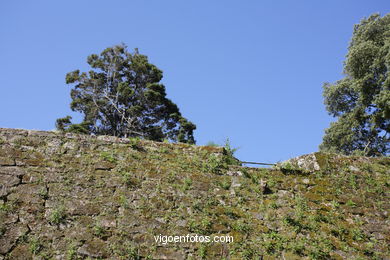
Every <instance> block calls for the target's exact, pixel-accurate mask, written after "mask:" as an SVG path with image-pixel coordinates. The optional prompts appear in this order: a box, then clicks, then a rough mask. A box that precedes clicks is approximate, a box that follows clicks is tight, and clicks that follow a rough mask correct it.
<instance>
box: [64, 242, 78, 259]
mask: <svg viewBox="0 0 390 260" xmlns="http://www.w3.org/2000/svg"><path fill="white" fill-rule="evenodd" d="M76 256H77V251H76V245H75V244H74V243H72V244H71V245H70V246H69V248H68V250H67V251H66V260H74V259H76Z"/></svg>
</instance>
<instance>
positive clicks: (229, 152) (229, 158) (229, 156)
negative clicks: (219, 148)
mask: <svg viewBox="0 0 390 260" xmlns="http://www.w3.org/2000/svg"><path fill="white" fill-rule="evenodd" d="M224 149H225V153H226V156H225V157H224V159H225V162H226V163H227V164H228V165H241V164H240V161H239V160H237V159H236V158H235V157H234V153H235V152H236V151H237V150H238V148H233V147H232V146H231V143H230V140H229V138H227V139H226V141H225V145H224Z"/></svg>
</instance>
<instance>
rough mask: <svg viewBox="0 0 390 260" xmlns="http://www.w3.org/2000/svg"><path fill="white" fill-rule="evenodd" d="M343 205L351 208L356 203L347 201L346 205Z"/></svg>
mask: <svg viewBox="0 0 390 260" xmlns="http://www.w3.org/2000/svg"><path fill="white" fill-rule="evenodd" d="M345 205H347V206H348V207H352V208H354V207H356V203H355V202H353V201H352V200H348V201H347V203H345Z"/></svg>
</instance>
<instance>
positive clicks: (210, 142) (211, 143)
mask: <svg viewBox="0 0 390 260" xmlns="http://www.w3.org/2000/svg"><path fill="white" fill-rule="evenodd" d="M206 146H211V147H219V144H217V143H215V142H213V141H209V142H207V144H206Z"/></svg>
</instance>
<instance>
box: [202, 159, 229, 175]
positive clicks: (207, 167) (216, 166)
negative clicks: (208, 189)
mask: <svg viewBox="0 0 390 260" xmlns="http://www.w3.org/2000/svg"><path fill="white" fill-rule="evenodd" d="M224 168H226V165H224V163H223V161H222V158H220V157H219V156H217V155H215V154H211V155H210V157H209V158H208V160H207V162H204V163H203V165H202V171H203V172H212V173H215V174H221V170H222V169H224Z"/></svg>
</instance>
